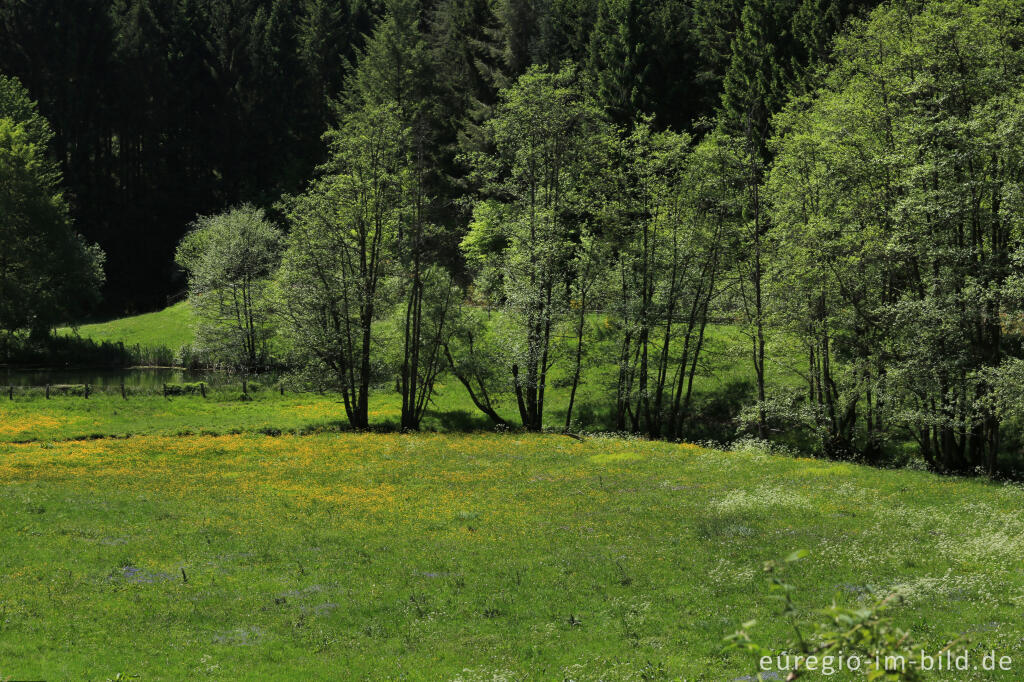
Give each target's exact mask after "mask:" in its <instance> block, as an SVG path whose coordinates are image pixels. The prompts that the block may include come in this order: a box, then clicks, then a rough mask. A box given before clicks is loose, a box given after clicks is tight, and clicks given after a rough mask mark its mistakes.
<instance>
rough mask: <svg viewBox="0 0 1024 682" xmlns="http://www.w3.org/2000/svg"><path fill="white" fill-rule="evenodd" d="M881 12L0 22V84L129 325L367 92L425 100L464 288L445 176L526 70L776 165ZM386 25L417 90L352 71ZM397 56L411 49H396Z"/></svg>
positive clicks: (246, 0)
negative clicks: (843, 54) (824, 68)
mask: <svg viewBox="0 0 1024 682" xmlns="http://www.w3.org/2000/svg"><path fill="white" fill-rule="evenodd" d="M875 4H877V3H875V2H871V1H864V0H782V1H773V0H633V1H626V0H421V1H419V2H409V1H403V0H394V1H391V2H374V1H372V0H370V1H364V0H2V1H0V73H4V74H7V75H9V76H14V77H16V78H18V79H19V80H20V81H21V82H22V83H23V84H24V85H25V86H26V88H27V89H28V92H29V94H30V96H31V97H32V98H33V99H35V100H37V101H38V103H39V109H40V113H41V114H42V115H43V116H44V117H45V118H46V119H47V120H48V121H49V122H50V124H51V125H52V127H53V130H54V136H53V140H52V152H53V155H54V156H55V158H56V160H57V161H58V162H59V164H60V167H61V170H62V171H63V177H64V182H65V186H66V189H67V198H68V200H69V204H70V207H71V214H72V218H73V220H74V223H75V225H76V228H77V230H78V231H79V232H80V233H81V234H82V235H83V236H84V237H85V238H86V239H87V240H88V241H90V242H95V243H98V244H99V246H100V247H101V248H102V249H103V251H104V252H105V253H106V263H105V269H106V284H105V289H104V292H103V293H104V295H103V303H102V312H104V313H107V314H122V313H129V312H138V311H142V310H148V309H155V308H158V307H160V306H162V305H164V304H166V302H167V298H168V297H169V296H173V295H176V294H178V293H180V292H182V291H183V290H184V289H185V287H186V281H185V278H184V275H183V274H182V273H181V272H180V271H179V270H178V269H177V267H176V266H175V264H174V250H175V246H176V245H177V243H178V242H179V240H180V239H181V237H182V235H183V234H184V233H185V232H186V231H187V229H188V225H189V223H190V221H192V220H193V218H194V217H195V216H196V215H197V214H208V213H212V212H216V211H220V210H222V209H224V208H225V207H227V206H231V205H237V204H239V203H241V202H252V203H253V204H255V205H257V206H260V207H264V208H266V209H268V210H270V211H271V217H272V218H275V214H274V212H273V207H274V205H275V202H276V201H277V200H278V198H279V197H280V196H281V195H282V194H287V193H295V192H299V191H301V190H302V189H303V187H304V186H305V185H306V183H307V182H308V181H309V180H310V178H311V177H313V175H314V171H315V169H316V167H317V165H318V164H320V163H322V162H323V161H324V160H325V158H324V157H325V147H324V145H323V144H322V143H321V139H320V138H321V136H322V135H323V133H324V132H325V131H327V130H328V129H329V128H331V127H332V126H336V125H337V122H338V120H339V115H340V113H341V112H344V111H345V110H346V108H347V107H349V106H350V104H349V103H350V102H352V101H353V100H354V99H359V100H360V101H366V100H367V98H368V97H369V95H368V94H367V93H368V91H374V90H377V91H381V92H384V91H388V90H389V89H390V90H393V91H394V92H393V93H391V94H394V93H412V95H413V96H414V97H417V98H419V97H420V96H421V95H423V94H427V93H429V95H430V98H429V101H430V103H431V110H430V111H429V112H426V115H425V116H421V120H427V121H428V123H427V124H426V127H427V128H429V133H428V134H429V135H430V138H431V139H430V142H431V144H430V148H431V149H432V150H433V151H432V154H433V155H434V156H435V157H436V158H434V159H432V161H433V164H432V165H433V168H434V170H433V171H432V172H433V174H434V176H435V177H432V178H431V180H430V182H431V190H432V193H433V195H435V196H437V197H440V198H441V199H442V200H441V201H437V202H434V208H433V210H434V211H435V213H437V215H434V216H432V217H433V219H434V222H436V223H438V224H439V225H441V226H442V228H443V232H444V235H442V237H440V241H441V242H442V244H441V245H442V246H445V245H447V247H446V248H442V249H441V251H442V252H443V253H445V254H447V256H446V257H447V259H448V260H449V261H450V262H449V263H448V264H449V265H450V266H454V269H456V270H458V269H459V265H460V263H459V260H460V259H461V256H460V255H459V250H458V248H457V245H458V243H459V241H460V240H461V238H462V236H463V235H464V234H465V232H466V230H467V225H468V222H469V219H470V215H469V213H470V212H469V210H468V209H467V207H466V206H467V202H465V201H462V199H463V198H464V197H465V196H466V195H467V194H468V191H469V190H468V185H469V183H467V181H466V176H467V175H468V172H469V171H468V169H467V168H465V167H464V166H462V165H460V163H459V162H458V159H459V158H460V154H462V153H464V152H466V151H467V150H472V149H473V148H474V147H475V146H477V145H479V144H480V142H479V140H480V139H481V136H480V134H479V131H480V126H481V125H482V124H483V123H484V122H485V121H486V119H487V117H488V114H489V112H490V111H491V109H492V107H493V105H494V104H495V102H496V97H497V93H498V92H499V90H501V89H502V88H504V87H507V86H508V85H510V84H511V83H514V82H515V80H516V79H517V78H518V77H519V76H520V75H521V74H523V73H524V72H525V71H526V70H527V69H528V68H529V67H530V66H531V65H535V64H540V65H547V66H549V67H550V68H551V69H553V70H557V69H558V68H559V67H561V66H562V65H563V64H564V63H565V62H566V61H569V62H572V63H575V64H576V65H577V66H578V67H579V68H580V69H582V70H584V71H585V72H588V73H589V75H590V76H591V77H592V78H593V81H594V82H595V83H596V88H597V95H598V98H599V100H600V103H601V104H602V105H603V106H604V107H605V108H606V109H607V111H608V112H609V114H610V116H611V118H612V119H613V120H614V122H616V123H618V124H620V125H622V126H624V127H628V125H629V124H630V123H632V122H634V121H636V120H638V119H639V118H640V117H645V116H652V117H653V122H654V123H653V125H654V127H655V128H658V129H673V130H676V131H681V132H690V133H692V134H694V135H695V136H697V137H700V136H702V135H704V134H706V133H707V132H708V131H710V130H711V129H712V127H714V126H715V125H716V124H720V125H721V126H722V127H725V128H726V129H727V130H731V132H735V133H739V134H744V135H746V136H747V137H752V138H755V139H758V140H759V141H760V142H759V144H760V145H761V146H762V150H761V151H762V154H764V155H767V154H768V150H767V149H766V148H765V147H764V140H766V139H767V138H768V125H769V117H770V116H771V115H772V114H773V113H774V112H775V111H776V110H778V109H780V108H781V107H782V105H783V104H784V102H785V101H786V100H787V99H788V98H789V97H791V96H792V95H794V94H799V93H800V92H802V91H804V90H805V89H807V88H808V87H809V86H810V85H809V84H810V83H811V82H812V81H813V79H814V74H815V73H817V72H818V71H819V69H818V67H819V66H820V65H822V63H823V62H825V61H827V60H828V58H829V57H828V55H829V54H830V45H831V42H832V37H833V35H834V34H835V33H836V32H837V31H838V30H839V29H840V28H841V27H842V26H843V24H844V22H845V21H846V20H847V18H848V17H849V16H850V15H852V14H859V13H864V12H865V11H866V10H868V9H869V8H870V7H871V6H873V5H875ZM385 16H393V17H397V18H398V20H399V21H406V22H407V25H408V26H412V27H414V30H415V32H416V33H418V34H419V35H418V38H417V40H418V41H420V43H421V44H420V45H419V48H421V54H422V55H423V56H424V59H423V60H421V61H420V62H419V63H418V64H417V65H416V66H415V70H416V71H418V72H416V73H414V72H413V70H414V69H413V67H410V70H409V72H408V73H407V74H406V75H407V76H408V79H409V83H394V82H390V77H387V76H384V75H382V76H381V77H380V78H373V77H372V75H366V74H364V75H363V76H362V77H357V76H356V72H355V70H354V68H353V64H356V63H358V62H359V58H360V55H361V53H362V51H363V50H364V49H365V46H366V45H367V37H368V36H370V35H373V33H374V32H375V30H377V28H378V25H379V23H380V22H381V19H382V17H385ZM393 38H394V40H399V41H407V40H409V39H410V38H409V34H408V33H403V32H402V30H401V27H399V28H398V30H396V31H395V32H394V34H393ZM403 47H408V46H403ZM382 49H386V48H382ZM364 71H367V70H366V69H364ZM360 80H362V81H363V82H359V81H360ZM750 127H753V128H754V130H748V129H747V128H750ZM276 218H280V216H276Z"/></svg>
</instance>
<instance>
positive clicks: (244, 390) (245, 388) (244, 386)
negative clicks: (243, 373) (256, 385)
mask: <svg viewBox="0 0 1024 682" xmlns="http://www.w3.org/2000/svg"><path fill="white" fill-rule="evenodd" d="M242 395H249V382H248V381H246V380H245V379H242Z"/></svg>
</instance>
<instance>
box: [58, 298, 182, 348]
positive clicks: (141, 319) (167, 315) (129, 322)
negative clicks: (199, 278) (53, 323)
mask: <svg viewBox="0 0 1024 682" xmlns="http://www.w3.org/2000/svg"><path fill="white" fill-rule="evenodd" d="M77 331H78V335H79V336H81V337H82V338H85V339H92V340H93V341H113V342H117V341H121V342H123V343H124V344H125V345H126V346H134V345H136V344H138V345H140V346H165V347H167V348H170V349H172V350H176V349H178V348H180V347H181V346H184V345H186V344H189V343H191V342H192V310H191V308H189V304H188V301H182V302H181V303H176V304H174V305H172V306H170V307H169V308H165V309H164V310H161V311H158V312H155V313H146V314H144V315H135V316H134V317H123V318H120V319H117V320H111V321H109V322H100V323H97V324H84V325H82V326H81V327H79V328H78V330H77ZM57 333H59V334H74V333H75V331H74V330H73V329H71V328H69V327H65V328H63V329H59V330H57Z"/></svg>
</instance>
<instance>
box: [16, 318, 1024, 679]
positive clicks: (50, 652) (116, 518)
mask: <svg viewBox="0 0 1024 682" xmlns="http://www.w3.org/2000/svg"><path fill="white" fill-rule="evenodd" d="M178 314H183V315H185V316H187V314H188V310H187V307H185V305H184V304H180V305H179V306H175V307H174V308H171V309H169V310H167V311H163V312H162V313H158V314H155V315H154V316H152V317H150V316H142V317H140V318H130V319H126V320H121V321H117V322H113V323H109V325H106V326H104V325H99V326H90V327H83V328H82V334H83V335H87V334H88V335H92V334H109V335H108V336H104V337H103V338H105V339H108V340H111V339H112V340H122V341H125V343H139V344H146V343H154V342H157V341H158V340H159V339H163V340H166V339H167V338H174V337H173V336H170V331H168V332H167V334H164V333H163V332H161V331H160V327H161V326H162V325H166V326H167V329H168V330H170V328H171V327H174V326H175V324H178V325H180V328H179V329H177V330H176V331H177V332H179V333H180V332H181V331H182V330H187V318H185V319H183V320H182V321H179V322H178V323H175V322H174V321H173V316H174V315H178ZM93 338H97V337H96V336H93ZM159 342H161V343H162V342H163V341H162V340H161V341H159ZM742 342H743V339H742V338H740V336H739V334H738V332H737V331H736V330H735V329H734V328H730V327H727V326H721V327H716V328H715V329H714V330H712V333H711V334H710V339H709V353H708V356H707V366H706V368H705V372H704V374H703V375H702V376H701V377H700V378H699V381H698V385H697V390H698V393H699V403H700V405H701V408H700V409H701V410H704V411H705V412H706V414H705V417H707V418H709V419H710V418H711V417H712V416H714V414H716V413H715V409H717V408H716V407H715V405H716V404H717V403H718V402H721V400H722V395H723V394H724V393H726V392H727V391H728V390H729V389H730V387H731V386H736V385H737V384H742V382H743V381H744V379H745V377H746V374H745V371H746V370H745V369H744V367H745V365H744V364H743V361H744V351H743V346H742ZM778 357H781V358H782V360H780V361H779V364H778V366H777V370H778V371H790V372H791V371H792V368H791V367H789V366H788V365H787V363H786V360H785V354H781V355H779V356H778ZM606 370H607V368H606V367H603V366H598V367H597V368H596V369H595V370H594V371H592V372H591V373H589V374H588V375H587V377H586V381H585V382H584V384H583V386H582V387H581V392H580V395H579V403H578V404H579V409H580V413H578V414H584V415H586V419H588V420H590V421H589V422H588V423H589V425H590V426H591V427H592V428H595V429H601V428H607V426H608V424H607V420H606V418H605V417H603V416H602V412H601V410H602V409H603V407H602V406H605V405H607V395H608V390H609V385H610V384H609V382H610V381H612V380H613V379H614V377H613V376H612V375H611V374H609V373H608V372H607V371H606ZM558 376H559V375H558V374H557V372H556V374H555V378H556V379H557V377H558ZM791 376H795V375H793V374H791ZM555 383H556V384H557V381H556V382H555ZM237 388H238V387H237V386H235V387H232V386H224V387H219V388H216V389H212V390H211V391H210V393H209V396H208V398H205V399H204V398H202V397H200V396H197V395H184V396H174V397H167V398H165V397H162V396H159V395H152V394H139V395H131V396H130V397H129V399H128V400H123V399H122V398H121V397H120V394H119V392H114V393H102V392H100V393H97V394H94V395H93V396H92V397H90V398H89V399H88V400H86V399H84V398H83V397H81V396H77V397H73V396H64V395H62V396H54V397H53V398H52V399H50V400H45V399H44V398H43V397H42V394H41V393H39V391H33V390H22V392H19V393H16V394H15V400H13V401H10V400H6V399H4V400H2V401H0V546H2V547H3V551H2V552H0V565H2V571H3V575H4V580H3V581H0V680H3V681H4V682H7V680H12V679H13V680H18V679H46V680H79V679H90V680H108V679H111V680H113V679H138V680H179V679H196V678H203V679H206V678H209V679H224V680H234V679H261V680H264V679H267V680H276V679H280V680H291V679H325V680H326V679H410V680H435V679H447V680H463V681H466V682H469V681H471V680H480V681H484V680H487V681H495V680H549V679H556V680H658V679H689V680H696V679H699V680H738V679H753V678H752V677H750V676H751V675H753V674H754V673H755V667H754V661H753V659H751V658H750V657H749V656H747V655H743V654H740V653H737V652H724V651H723V641H722V638H723V637H724V636H725V635H728V634H730V633H732V632H734V631H735V630H736V629H737V628H739V627H740V625H741V624H742V623H744V622H745V621H748V620H750V619H752V618H756V619H757V620H758V625H757V626H756V627H755V628H754V632H755V633H756V635H757V637H758V639H759V641H761V642H762V643H764V644H766V645H768V646H770V647H775V648H781V647H784V646H785V644H786V642H787V641H788V640H789V639H790V638H791V636H792V631H791V629H790V625H789V624H788V623H787V622H786V621H785V620H784V619H783V618H781V617H780V616H779V604H778V603H777V602H776V601H775V600H773V599H772V598H771V596H770V595H769V593H768V590H767V585H766V576H765V574H764V573H763V571H762V570H761V569H762V566H763V564H764V562H765V561H768V560H771V559H777V558H779V557H782V556H785V555H787V554H789V553H790V552H792V551H794V550H797V549H806V550H808V551H809V552H810V556H809V558H808V559H806V560H804V561H801V562H798V563H797V564H793V565H791V566H787V568H786V571H787V573H788V574H787V579H788V580H789V581H790V582H792V583H793V584H795V585H796V586H797V587H798V592H797V593H796V596H795V600H796V604H797V607H798V609H799V617H800V619H801V620H802V621H805V622H808V623H810V622H811V621H814V620H815V619H816V618H817V617H816V616H815V609H819V608H823V607H825V606H827V605H829V604H830V603H831V602H832V600H835V601H836V602H837V603H838V604H840V605H845V606H860V605H865V604H868V603H870V601H871V600H872V595H880V596H881V595H885V594H888V593H890V592H891V591H894V590H895V591H898V592H900V593H901V594H902V595H903V596H904V601H903V602H902V603H901V604H900V605H899V606H897V607H896V608H895V609H894V611H893V617H894V619H895V623H896V624H897V625H898V626H900V627H902V628H905V629H908V630H910V632H911V634H912V636H913V638H914V642H915V647H917V648H919V649H921V650H923V651H925V652H928V653H932V652H937V651H938V650H939V649H941V648H942V647H943V646H944V645H945V644H946V643H947V642H948V641H949V640H950V639H952V638H955V637H962V638H964V644H963V646H964V647H966V648H968V650H969V651H970V652H971V654H972V656H973V657H974V658H973V660H975V661H978V660H980V659H981V656H983V655H984V653H986V652H989V651H996V652H997V653H998V654H999V655H1000V656H1010V657H1011V658H1012V659H1013V661H1014V665H1013V667H1012V669H1011V670H1010V671H1006V672H1002V673H989V672H984V671H975V670H970V671H967V672H961V673H956V675H955V676H950V674H948V673H946V674H939V675H933V676H932V677H931V678H930V679H936V680H948V679H955V680H971V679H977V680H987V679H1005V680H1016V679H1021V678H1022V677H1024V675H1022V671H1024V623H1022V621H1021V619H1020V616H1019V614H1020V611H1021V608H1022V607H1024V563H1022V557H1024V488H1021V487H1019V486H1014V485H998V484H993V483H989V482H984V481H980V480H964V479H956V478H948V477H938V476H935V475H932V474H929V473H925V472H921V471H912V470H900V471H892V470H881V469H872V468H867V467H862V466H857V465H853V464H846V463H834V462H824V461H816V460H810V459H798V458H793V457H785V456H779V455H769V454H766V453H764V452H761V451H759V450H756V449H750V448H744V447H740V448H739V449H738V450H735V451H723V450H715V449H708V448H702V447H699V446H696V445H689V444H678V443H676V444H673V443H662V442H647V441H642V440H635V439H623V438H616V437H605V436H595V435H590V436H586V437H585V438H584V440H576V439H573V438H569V437H566V436H560V435H526V434H522V433H517V432H511V433H502V434H497V433H494V429H493V426H492V425H491V424H490V423H489V422H488V420H487V419H486V418H484V417H483V416H482V415H480V414H479V413H478V412H477V411H476V410H475V408H473V406H472V403H471V402H470V401H469V399H468V397H467V396H466V395H465V392H464V391H463V390H462V388H461V386H459V385H458V384H457V382H455V381H454V380H451V379H450V378H446V379H444V380H443V382H442V384H441V385H440V386H439V387H438V388H439V390H438V394H437V396H436V397H435V400H434V403H433V405H432V409H431V411H430V412H428V414H427V417H426V419H425V421H424V424H423V426H424V430H426V431H430V432H432V433H423V434H419V435H403V434H399V433H396V432H394V431H395V430H396V429H395V425H396V424H397V422H398V415H399V410H400V400H399V398H398V396H397V394H395V393H394V392H392V391H389V390H386V389H382V390H379V391H377V392H375V393H374V394H373V396H372V400H371V423H372V424H373V425H374V427H375V428H376V429H377V430H378V432H377V433H353V432H349V431H348V430H347V428H346V425H345V416H344V409H343V406H342V404H341V401H340V398H339V397H338V396H336V395H332V394H326V395H319V394H308V393H292V392H291V391H290V390H289V391H288V392H286V394H285V395H284V396H281V395H279V394H278V393H277V392H276V391H274V390H267V389H266V388H265V389H264V390H261V391H257V392H256V393H254V394H253V398H254V399H253V400H248V401H242V400H238V397H239V396H238V393H239V391H238V390H236V389H237ZM565 393H566V391H565V390H564V388H562V387H559V386H554V387H553V389H552V391H551V393H550V398H551V399H550V403H549V411H548V415H547V423H549V424H553V425H560V424H561V423H562V421H563V420H564V409H565V403H566V396H565ZM512 409H513V406H512V405H511V404H510V403H506V404H505V405H504V406H503V409H502V411H503V412H504V413H505V414H506V416H508V417H509V418H512V417H513V416H514V415H513V414H512ZM723 424H724V425H725V426H726V427H727V426H728V422H727V421H725V422H723ZM720 426H722V425H721V424H720ZM710 432H711V430H709V433H710ZM724 432H728V428H726V429H725V430H724V431H723V433H724ZM999 675H1002V676H1001V677H1000V676H999ZM769 679H782V678H781V676H776V677H772V678H769ZM809 679H814V678H813V677H811V678H809ZM828 679H852V678H851V677H850V676H849V675H845V676H844V675H835V676H832V677H829V678H828Z"/></svg>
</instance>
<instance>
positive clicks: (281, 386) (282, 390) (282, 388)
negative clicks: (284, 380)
mask: <svg viewBox="0 0 1024 682" xmlns="http://www.w3.org/2000/svg"><path fill="white" fill-rule="evenodd" d="M280 388H281V395H284V384H281V385H280Z"/></svg>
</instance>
